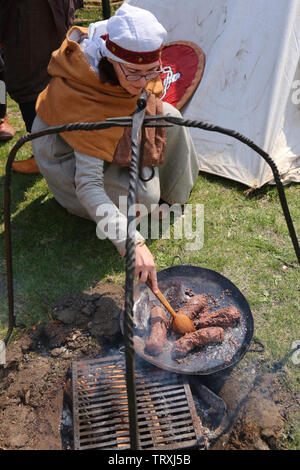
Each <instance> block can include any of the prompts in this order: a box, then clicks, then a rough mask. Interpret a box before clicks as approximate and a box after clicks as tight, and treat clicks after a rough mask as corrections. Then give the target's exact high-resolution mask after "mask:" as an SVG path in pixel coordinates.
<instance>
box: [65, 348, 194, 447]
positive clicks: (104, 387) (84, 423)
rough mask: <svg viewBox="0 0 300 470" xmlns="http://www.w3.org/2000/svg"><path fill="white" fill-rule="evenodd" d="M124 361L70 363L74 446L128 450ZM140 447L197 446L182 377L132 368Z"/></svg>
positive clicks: (191, 405)
mask: <svg viewBox="0 0 300 470" xmlns="http://www.w3.org/2000/svg"><path fill="white" fill-rule="evenodd" d="M125 374H126V372H125V361H124V357H123V356H120V355H117V356H110V357H107V358H101V359H93V360H87V361H76V362H73V364H72V384H73V426H74V447H75V449H76V450H83V449H103V450H106V449H118V450H126V449H130V440H129V418H128V404H127V390H126V375H125ZM136 395H137V419H138V428H139V437H140V448H141V449H143V450H145V449H161V450H164V449H175V448H176V449H177V448H191V447H195V446H197V444H198V442H199V440H200V438H201V432H200V420H199V418H198V416H197V413H196V409H195V405H194V401H193V398H192V394H191V391H190V387H189V384H188V382H187V379H186V377H185V376H181V375H177V374H173V373H169V372H165V371H161V370H159V369H156V368H154V367H153V366H148V365H144V366H143V368H141V367H139V366H138V365H137V367H136Z"/></svg>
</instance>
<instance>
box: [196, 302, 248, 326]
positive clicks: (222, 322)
mask: <svg viewBox="0 0 300 470" xmlns="http://www.w3.org/2000/svg"><path fill="white" fill-rule="evenodd" d="M240 318H241V314H240V312H239V310H238V309H237V308H236V307H233V306H232V305H231V306H229V307H224V308H220V309H218V310H215V311H214V312H210V313H208V312H206V313H203V314H202V315H200V317H199V318H198V319H196V320H195V321H194V325H195V328H196V329H198V328H207V327H210V326H220V327H222V328H229V327H230V326H232V325H234V324H235V323H236V322H237V321H239V320H240Z"/></svg>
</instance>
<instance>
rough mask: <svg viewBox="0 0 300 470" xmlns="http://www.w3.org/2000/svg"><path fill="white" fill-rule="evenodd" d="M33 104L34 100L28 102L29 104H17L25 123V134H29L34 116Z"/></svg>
mask: <svg viewBox="0 0 300 470" xmlns="http://www.w3.org/2000/svg"><path fill="white" fill-rule="evenodd" d="M35 103H36V100H34V101H30V102H29V103H19V108H20V111H21V113H22V118H23V121H24V122H25V126H26V130H27V132H31V128H32V123H33V121H34V118H35V116H36V112H35Z"/></svg>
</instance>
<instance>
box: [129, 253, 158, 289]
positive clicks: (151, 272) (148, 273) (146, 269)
mask: <svg viewBox="0 0 300 470" xmlns="http://www.w3.org/2000/svg"><path fill="white" fill-rule="evenodd" d="M134 275H135V276H139V280H140V282H146V281H147V279H148V277H149V278H150V280H151V282H152V289H153V292H157V291H158V286H157V276H156V267H155V263H154V259H153V256H152V253H151V251H150V250H149V248H147V246H146V245H137V246H136V247H135V273H134Z"/></svg>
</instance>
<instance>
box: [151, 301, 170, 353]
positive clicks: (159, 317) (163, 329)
mask: <svg viewBox="0 0 300 470" xmlns="http://www.w3.org/2000/svg"><path fill="white" fill-rule="evenodd" d="M168 323H169V321H168V319H167V316H166V314H165V311H164V309H163V308H162V307H152V309H151V313H150V325H151V332H150V336H149V338H148V340H147V341H146V345H145V350H146V352H148V353H149V354H151V355H152V356H158V354H160V353H161V351H162V348H163V346H164V344H165V342H166V338H167V330H168Z"/></svg>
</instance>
